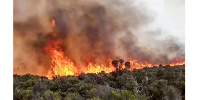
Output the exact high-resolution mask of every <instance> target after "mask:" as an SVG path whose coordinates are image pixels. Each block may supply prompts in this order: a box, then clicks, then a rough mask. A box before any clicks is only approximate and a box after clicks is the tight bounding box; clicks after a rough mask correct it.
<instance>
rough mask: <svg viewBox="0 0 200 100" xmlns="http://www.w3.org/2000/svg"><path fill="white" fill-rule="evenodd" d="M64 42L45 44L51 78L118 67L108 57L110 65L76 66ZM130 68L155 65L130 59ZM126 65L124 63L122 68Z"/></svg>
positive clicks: (176, 63) (176, 61)
mask: <svg viewBox="0 0 200 100" xmlns="http://www.w3.org/2000/svg"><path fill="white" fill-rule="evenodd" d="M51 22H52V27H56V23H55V20H53V19H52V21H51ZM54 38H56V36H54ZM62 43H63V41H62V40H60V39H52V40H50V41H49V42H48V43H47V45H46V46H45V48H44V49H45V51H46V52H47V53H48V54H49V55H50V57H51V69H50V70H49V71H48V74H47V77H48V78H49V79H51V78H52V77H53V76H67V75H75V76H77V75H79V74H81V73H85V74H87V73H100V72H102V71H104V72H105V73H110V72H112V71H115V70H116V68H115V67H114V66H113V65H112V63H111V62H112V59H108V63H109V66H106V65H104V64H97V63H89V64H88V65H86V66H75V64H74V63H73V62H72V61H71V60H70V59H69V58H67V57H66V56H65V55H64V52H63V51H62V48H61V44H62ZM129 61H130V68H129V69H130V70H133V69H141V68H144V67H153V66H154V65H153V64H151V63H148V62H146V61H145V62H144V63H139V62H138V61H137V60H133V59H129ZM183 64H185V60H184V59H180V58H179V59H175V60H174V61H173V62H172V63H171V64H169V65H170V66H176V65H183ZM118 65H119V63H118ZM165 65H166V64H165ZM124 68H125V65H122V69H124Z"/></svg>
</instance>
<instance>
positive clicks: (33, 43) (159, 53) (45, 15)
mask: <svg viewBox="0 0 200 100" xmlns="http://www.w3.org/2000/svg"><path fill="white" fill-rule="evenodd" d="M135 2H136V0H79V1H76V0H65V1H56V0H42V1H35V0H28V1H25V0H15V1H14V68H16V69H15V70H14V71H15V72H16V73H18V74H20V73H21V74H24V73H27V72H29V73H32V74H36V72H37V74H40V73H44V72H42V71H43V70H47V69H48V68H49V66H50V65H49V60H50V57H49V56H48V55H47V54H46V53H45V52H44V50H43V49H44V47H45V45H46V43H47V41H48V40H49V39H50V34H51V33H52V31H53V29H52V28H51V19H54V20H55V21H56V29H55V31H56V33H57V34H58V37H59V38H62V39H63V40H64V43H63V45H62V47H63V50H64V52H65V54H66V56H67V57H68V58H70V59H71V60H72V61H73V62H75V64H76V65H77V66H80V65H84V64H86V63H87V61H92V62H97V63H105V62H106V61H107V58H108V56H110V57H111V58H113V59H118V58H123V59H125V60H127V59H128V58H130V57H131V58H133V59H137V60H138V61H148V62H151V63H167V62H169V61H171V60H172V59H174V58H175V57H184V46H183V45H181V44H179V43H178V42H177V41H176V39H174V38H173V37H170V38H167V39H166V38H165V39H162V40H157V39H156V38H155V37H156V36H157V35H162V34H160V32H162V31H150V32H148V34H151V35H149V37H148V39H149V40H151V41H148V42H146V43H143V42H141V41H145V40H146V39H145V38H143V37H142V36H141V35H140V33H137V30H138V29H140V27H141V26H145V25H147V24H148V23H151V22H152V20H153V18H152V17H150V16H149V15H146V13H145V12H144V10H143V9H140V8H138V7H136V6H134V3H135ZM147 36H148V35H147ZM21 63H23V66H26V68H23V71H19V70H18V69H17V66H18V65H19V64H21ZM21 65H22V64H21ZM38 70H40V71H38Z"/></svg>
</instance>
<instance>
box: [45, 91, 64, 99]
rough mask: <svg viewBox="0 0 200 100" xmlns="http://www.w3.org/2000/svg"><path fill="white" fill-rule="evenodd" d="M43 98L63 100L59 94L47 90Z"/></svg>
mask: <svg viewBox="0 0 200 100" xmlns="http://www.w3.org/2000/svg"><path fill="white" fill-rule="evenodd" d="M43 97H44V99H45V100H61V97H60V95H59V93H58V92H53V91H50V90H47V91H45V92H44V94H43Z"/></svg>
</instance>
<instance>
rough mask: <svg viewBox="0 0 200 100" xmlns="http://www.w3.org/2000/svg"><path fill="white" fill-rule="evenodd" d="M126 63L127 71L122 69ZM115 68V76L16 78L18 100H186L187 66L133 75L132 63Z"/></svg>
mask: <svg viewBox="0 0 200 100" xmlns="http://www.w3.org/2000/svg"><path fill="white" fill-rule="evenodd" d="M118 62H119V63H118ZM117 63H118V64H117ZM122 63H125V66H126V68H125V69H121V66H122ZM112 64H113V66H115V67H116V69H117V70H116V71H115V72H111V73H105V72H101V73H99V74H80V75H79V76H55V77H53V79H52V80H49V79H48V78H46V77H44V76H35V75H31V74H26V75H22V76H20V75H16V74H14V83H13V85H14V88H13V91H14V94H13V95H14V100H184V99H185V65H180V66H175V67H171V66H169V65H167V66H163V65H159V66H154V67H152V68H143V69H138V70H132V71H129V70H127V69H128V68H129V67H130V62H124V60H119V61H118V60H114V61H113V62H112Z"/></svg>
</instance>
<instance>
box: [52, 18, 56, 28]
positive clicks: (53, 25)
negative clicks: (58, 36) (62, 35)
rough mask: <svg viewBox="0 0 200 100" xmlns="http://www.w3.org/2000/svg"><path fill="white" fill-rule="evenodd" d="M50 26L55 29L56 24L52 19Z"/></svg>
mask: <svg viewBox="0 0 200 100" xmlns="http://www.w3.org/2000/svg"><path fill="white" fill-rule="evenodd" d="M51 26H52V27H56V22H55V20H54V19H52V20H51Z"/></svg>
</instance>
